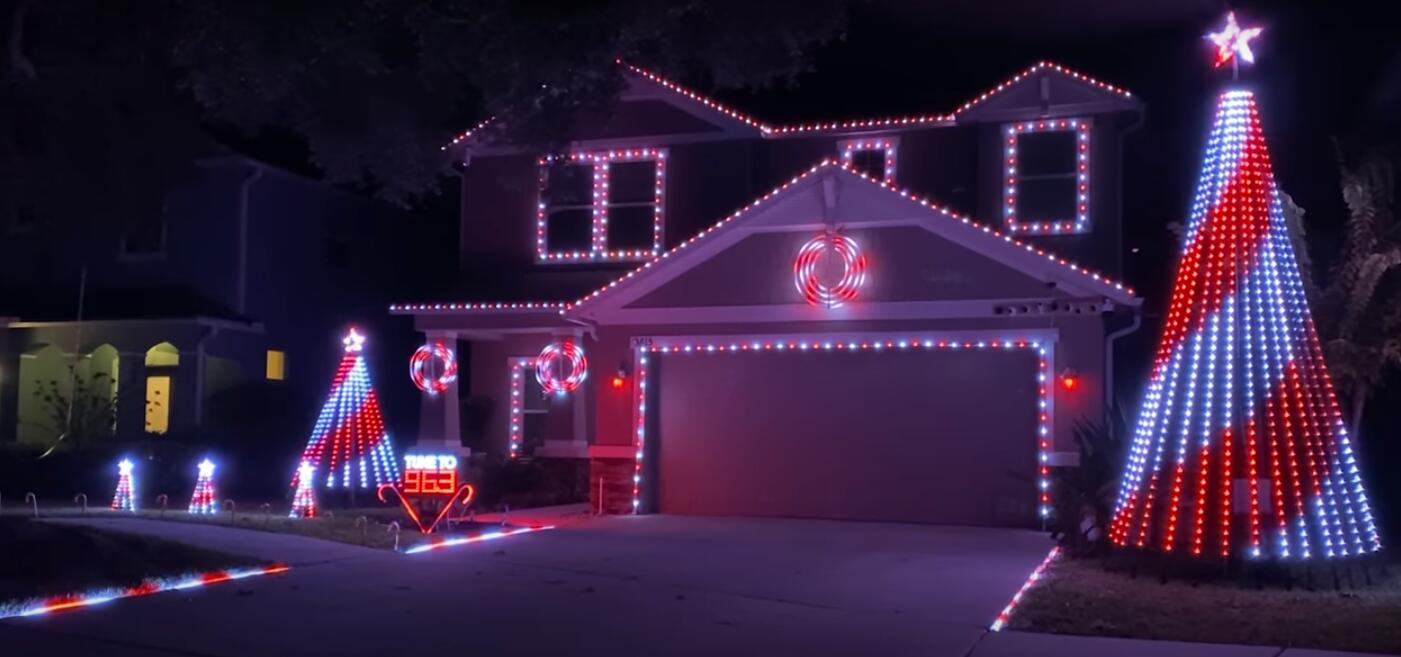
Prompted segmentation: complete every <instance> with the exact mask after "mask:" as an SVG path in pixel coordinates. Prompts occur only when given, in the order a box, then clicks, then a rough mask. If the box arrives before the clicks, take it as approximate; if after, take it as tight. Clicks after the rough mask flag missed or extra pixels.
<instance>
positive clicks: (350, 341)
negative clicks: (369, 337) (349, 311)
mask: <svg viewBox="0 0 1401 657" xmlns="http://www.w3.org/2000/svg"><path fill="white" fill-rule="evenodd" d="M341 344H343V345H345V350H346V351H360V350H361V349H363V348H364V347H365V336H363V335H360V332H359V331H357V330H355V329H354V328H351V329H350V333H347V334H346V336H345V338H344V339H342V340H341Z"/></svg>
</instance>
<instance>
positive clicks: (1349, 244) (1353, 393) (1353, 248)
mask: <svg viewBox="0 0 1401 657" xmlns="http://www.w3.org/2000/svg"><path fill="white" fill-rule="evenodd" d="M1338 170H1339V173H1340V177H1341V187H1342V194H1343V200H1344V202H1345V203H1346V204H1347V208H1348V217H1347V223H1346V226H1345V234H1344V238H1343V245H1342V249H1341V252H1340V253H1339V255H1338V259H1337V261H1336V262H1335V264H1334V265H1333V267H1332V268H1331V270H1330V271H1329V272H1328V275H1327V277H1326V279H1325V281H1324V283H1325V284H1324V285H1322V286H1318V288H1317V289H1316V291H1312V294H1311V296H1312V297H1313V299H1314V301H1315V305H1316V312H1315V313H1314V316H1315V318H1316V320H1317V322H1318V328H1319V333H1320V337H1321V339H1322V340H1323V343H1324V344H1323V348H1324V351H1325V355H1326V357H1327V360H1328V369H1329V372H1330V373H1331V374H1332V376H1333V380H1334V381H1336V382H1337V385H1338V388H1339V392H1341V393H1342V394H1344V395H1346V396H1348V397H1349V398H1350V400H1351V402H1352V417H1351V420H1352V424H1353V431H1354V433H1356V432H1357V430H1358V428H1359V426H1360V422H1361V417H1362V412H1363V409H1364V406H1365V404H1366V401H1367V399H1368V398H1369V397H1370V396H1371V395H1372V394H1373V393H1374V392H1375V391H1376V388H1377V386H1378V385H1380V384H1381V382H1382V378H1383V375H1384V374H1385V373H1386V371H1387V369H1388V368H1392V367H1398V366H1401V222H1398V221H1397V217H1396V214H1395V209H1394V202H1395V170H1394V168H1393V165H1392V161H1391V158H1390V156H1389V155H1388V154H1387V153H1386V152H1385V151H1382V150H1375V149H1374V150H1371V151H1368V152H1366V153H1364V154H1363V155H1361V156H1360V157H1359V158H1357V161H1356V162H1355V163H1350V162H1349V161H1348V160H1347V158H1345V157H1344V155H1343V153H1342V149H1341V148H1339V149H1338ZM1293 223H1294V228H1295V231H1296V233H1297V232H1300V231H1301V222H1300V221H1299V220H1297V218H1296V219H1295V221H1294V222H1293ZM1300 252H1301V253H1303V251H1300ZM1307 264H1308V263H1307V261H1305V262H1303V263H1301V265H1302V266H1306V265H1307ZM1306 271H1307V268H1306Z"/></svg>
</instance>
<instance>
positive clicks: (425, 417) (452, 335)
mask: <svg viewBox="0 0 1401 657" xmlns="http://www.w3.org/2000/svg"><path fill="white" fill-rule="evenodd" d="M425 337H426V338H427V342H428V343H432V342H435V341H438V340H442V341H443V344H446V345H447V346H448V348H449V349H452V351H453V353H454V354H455V353H457V352H458V348H457V332H456V331H427V332H426V334H425ZM458 376H459V377H461V376H462V372H461V371H460V370H459V372H458ZM461 407H462V401H461V398H460V397H459V393H458V384H457V379H454V380H453V382H452V383H449V384H448V389H447V390H444V391H443V392H441V393H438V394H436V395H430V394H428V393H421V401H420V402H419V412H418V442H417V446H418V448H419V449H421V450H424V451H428V450H433V451H441V452H443V453H448V454H458V455H460V456H467V455H469V454H471V450H470V449H468V448H467V447H464V446H463V445H462V419H461V412H462V411H461Z"/></svg>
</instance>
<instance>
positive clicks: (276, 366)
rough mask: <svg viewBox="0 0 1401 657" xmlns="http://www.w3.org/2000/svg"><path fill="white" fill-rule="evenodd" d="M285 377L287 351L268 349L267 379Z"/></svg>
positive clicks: (272, 379) (274, 379) (273, 379)
mask: <svg viewBox="0 0 1401 657" xmlns="http://www.w3.org/2000/svg"><path fill="white" fill-rule="evenodd" d="M285 378H287V353H286V352H283V351H277V350H276V349H269V350H268V364H267V380H269V381H281V380H283V379H285Z"/></svg>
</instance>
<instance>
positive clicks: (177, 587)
mask: <svg viewBox="0 0 1401 657" xmlns="http://www.w3.org/2000/svg"><path fill="white" fill-rule="evenodd" d="M289 569H290V567H289V566H288V565H287V564H282V563H273V564H268V565H266V566H255V567H253V568H231V569H228V570H214V571H210V572H207V573H194V574H189V575H177V576H175V577H158V578H152V579H147V580H144V581H142V582H141V583H140V584H137V585H136V586H131V587H110V588H105V589H93V590H91V591H87V592H85V593H75V594H71V595H59V596H51V597H47V598H34V599H31V600H20V601H17V602H13V603H0V620H3V619H6V618H20V617H25V616H41V615H43V614H47V613H49V612H54V611H67V610H70V609H80V608H82V607H91V606H93V605H99V604H102V603H104V602H111V601H113V600H120V599H122V598H139V597H142V596H147V595H151V594H154V593H161V592H164V591H183V590H185V589H197V588H200V587H202V586H208V585H210V584H218V583H220V582H229V581H233V580H236V579H245V578H248V577H257V576H259V575H273V574H277V573H285V572H287V571H288V570H289Z"/></svg>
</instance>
